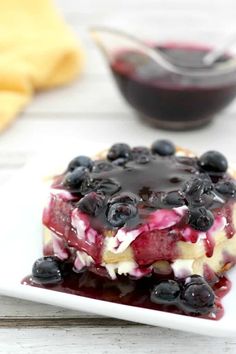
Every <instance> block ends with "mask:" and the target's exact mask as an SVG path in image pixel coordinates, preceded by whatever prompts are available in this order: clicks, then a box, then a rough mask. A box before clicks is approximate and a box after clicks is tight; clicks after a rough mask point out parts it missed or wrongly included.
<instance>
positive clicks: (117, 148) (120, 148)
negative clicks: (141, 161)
mask: <svg viewBox="0 0 236 354" xmlns="http://www.w3.org/2000/svg"><path fill="white" fill-rule="evenodd" d="M130 157H131V148H130V146H129V145H127V144H124V143H118V144H114V145H112V147H111V148H110V150H109V151H108V154H107V158H108V160H110V161H114V160H117V159H119V158H124V159H126V160H127V161H128V160H129V159H130Z"/></svg>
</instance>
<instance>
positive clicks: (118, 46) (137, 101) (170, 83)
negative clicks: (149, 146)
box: [96, 28, 236, 130]
mask: <svg viewBox="0 0 236 354" xmlns="http://www.w3.org/2000/svg"><path fill="white" fill-rule="evenodd" d="M96 33H97V34H98V36H99V40H98V41H97V42H98V43H99V46H100V48H102V50H103V52H104V53H105V56H106V58H107V59H108V63H109V67H110V69H111V72H112V75H113V77H114V79H115V82H116V84H117V86H118V88H119V90H120V92H121V94H122V96H123V97H124V99H125V100H126V102H127V103H128V104H129V105H130V106H131V107H132V108H133V109H134V110H135V111H136V112H137V113H138V114H139V116H141V117H142V118H143V119H144V120H145V121H147V122H150V123H151V124H154V125H156V126H157V127H159V128H164V129H172V130H187V129H194V128H198V127H201V126H204V125H206V124H208V123H209V122H210V121H211V120H212V119H213V118H214V116H215V115H216V114H218V113H219V112H220V111H221V110H222V109H224V108H225V107H227V106H228V105H229V104H230V103H231V102H232V101H233V99H234V98H235V96H236V57H235V56H234V53H233V52H232V53H231V49H230V52H226V53H224V54H223V55H222V56H221V57H220V58H219V59H218V60H217V61H216V62H215V63H214V64H212V65H210V66H206V65H203V57H204V56H205V55H206V54H207V53H209V52H210V51H211V50H212V49H213V48H214V45H211V44H210V43H209V44H208V43H206V41H203V42H201V41H199V40H198V41H196V40H195V39H193V40H189V39H188V40H183V39H174V40H170V39H168V40H166V39H164V40H159V41H155V40H153V39H151V40H150V41H146V42H145V45H146V46H149V47H150V48H152V49H153V50H156V51H157V52H158V53H159V54H161V55H162V56H163V58H166V59H167V60H168V62H169V63H171V64H172V65H173V66H174V67H176V68H179V69H180V72H178V70H177V71H176V72H174V71H170V70H168V68H165V67H163V66H162V65H161V64H160V65H159V64H158V62H157V61H156V60H153V58H152V57H150V55H149V54H148V53H147V52H145V49H143V47H142V46H139V45H138V43H135V42H133V41H132V38H125V36H124V37H123V38H122V34H121V32H119V31H117V33H116V31H114V33H113V32H112V31H111V32H110V33H109V30H108V32H106V29H104V28H102V29H101V31H100V30H99V28H98V29H97V32H96ZM168 38H170V37H168ZM181 69H184V70H183V72H182V71H181Z"/></svg>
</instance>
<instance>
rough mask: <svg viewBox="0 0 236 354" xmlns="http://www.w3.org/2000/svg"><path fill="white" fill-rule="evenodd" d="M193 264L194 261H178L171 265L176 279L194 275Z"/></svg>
mask: <svg viewBox="0 0 236 354" xmlns="http://www.w3.org/2000/svg"><path fill="white" fill-rule="evenodd" d="M193 262H194V259H176V261H174V262H173V263H172V264H171V268H172V270H173V272H174V275H175V277H176V278H185V277H186V276H188V275H191V274H193Z"/></svg>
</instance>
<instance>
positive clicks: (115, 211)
mask: <svg viewBox="0 0 236 354" xmlns="http://www.w3.org/2000/svg"><path fill="white" fill-rule="evenodd" d="M137 212H138V210H137V208H136V207H135V206H134V205H133V204H127V203H116V204H111V205H110V207H109V209H108V213H107V220H108V221H109V223H110V224H111V225H112V226H115V227H120V226H124V225H125V224H126V222H127V221H128V220H129V219H132V218H134V217H135V216H136V215H137Z"/></svg>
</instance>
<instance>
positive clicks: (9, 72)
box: [0, 0, 83, 130]
mask: <svg viewBox="0 0 236 354" xmlns="http://www.w3.org/2000/svg"><path fill="white" fill-rule="evenodd" d="M82 54H83V53H82V52H81V49H80V48H79V47H78V43H77V41H76V39H75V38H74V36H73V34H72V33H71V32H70V30H69V29H68V28H67V27H66V26H65V24H64V22H63V19H62V18H61V17H60V15H59V14H58V12H57V10H56V9H55V7H54V5H53V3H52V2H51V0H0V130H2V129H3V128H5V127H6V126H7V125H8V124H9V123H10V122H11V121H12V120H13V118H14V117H15V116H16V114H17V113H18V112H19V111H21V110H22V109H23V107H24V106H25V105H26V104H27V103H28V102H29V100H30V99H31V97H32V94H33V93H34V91H35V90H43V89H48V88H50V87H53V86H57V85H60V84H63V83H66V82H68V81H70V80H71V79H73V78H74V77H75V76H76V74H78V73H79V72H80V70H81V67H82V63H83V55H82Z"/></svg>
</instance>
